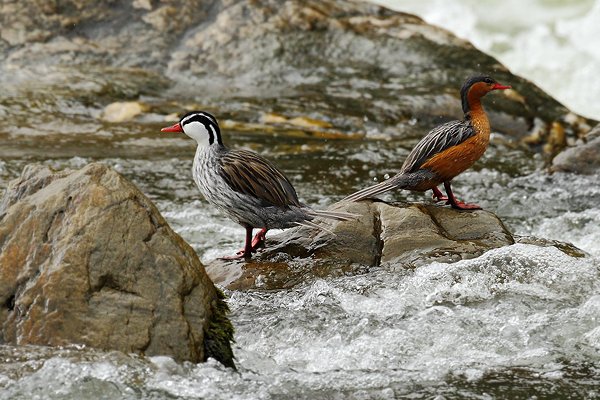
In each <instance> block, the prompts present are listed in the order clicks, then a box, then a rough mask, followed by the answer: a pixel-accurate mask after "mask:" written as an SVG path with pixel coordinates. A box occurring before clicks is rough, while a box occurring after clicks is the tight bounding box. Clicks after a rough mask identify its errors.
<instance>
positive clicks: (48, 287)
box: [0, 163, 233, 366]
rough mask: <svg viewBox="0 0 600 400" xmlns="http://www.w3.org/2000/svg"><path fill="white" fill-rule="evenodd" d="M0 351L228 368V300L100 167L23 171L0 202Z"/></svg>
mask: <svg viewBox="0 0 600 400" xmlns="http://www.w3.org/2000/svg"><path fill="white" fill-rule="evenodd" d="M0 278H1V279H0V344H12V345H26V344H35V345H49V346H62V345H69V344H83V345H87V346H91V347H95V348H99V349H114V350H120V351H123V352H134V353H140V354H145V355H168V356H171V357H173V358H174V359H176V360H179V361H183V360H189V361H193V362H200V361H203V360H205V359H207V358H208V357H214V358H216V359H218V360H219V361H221V362H222V363H223V364H225V365H229V366H233V360H232V351H231V347H230V342H231V341H232V334H233V329H232V326H231V324H230V322H229V320H228V319H227V316H226V313H227V311H228V309H227V305H226V303H225V302H224V300H223V295H222V293H221V292H220V291H219V290H218V289H217V288H216V287H215V286H214V285H213V283H212V282H211V280H210V279H209V278H208V276H207V275H206V273H205V271H204V267H203V266H202V264H201V263H200V261H199V260H198V257H197V256H196V254H195V253H194V251H193V250H192V248H191V247H190V246H189V245H187V244H186V243H185V242H184V241H183V240H182V239H181V237H179V235H177V234H176V233H175V232H173V230H171V228H170V227H169V226H168V224H167V222H166V221H165V220H164V219H163V217H162V216H161V215H160V213H159V212H158V210H157V209H156V207H155V206H154V205H153V204H152V202H150V200H148V198H146V197H145V196H144V194H142V193H141V192H140V191H139V190H138V189H137V188H136V187H135V186H134V185H133V184H132V183H130V182H129V181H127V180H126V179H125V178H124V177H122V176H121V175H120V174H118V173H117V172H115V171H114V170H113V169H111V168H108V167H106V166H105V165H103V164H99V163H95V164H89V165H87V166H86V167H84V168H82V169H80V170H77V171H62V172H53V171H51V170H50V169H48V168H47V167H42V166H36V165H30V166H27V167H26V168H25V169H24V171H23V173H22V175H21V177H20V178H18V179H16V180H14V181H12V182H11V183H10V184H9V186H8V188H7V190H6V192H5V194H4V197H3V199H2V202H1V203H0Z"/></svg>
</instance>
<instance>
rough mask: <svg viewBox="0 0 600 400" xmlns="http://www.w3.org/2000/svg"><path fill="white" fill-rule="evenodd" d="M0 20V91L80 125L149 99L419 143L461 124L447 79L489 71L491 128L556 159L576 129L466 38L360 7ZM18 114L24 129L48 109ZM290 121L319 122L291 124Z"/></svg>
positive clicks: (33, 10) (189, 0) (226, 5)
mask: <svg viewBox="0 0 600 400" xmlns="http://www.w3.org/2000/svg"><path fill="white" fill-rule="evenodd" d="M0 16H2V23H1V24H0V37H1V38H2V40H0V43H1V44H2V45H1V46H0V51H1V50H3V51H2V52H3V53H4V62H0V70H1V69H2V67H4V69H5V70H6V71H5V72H6V74H8V75H11V76H12V77H13V78H12V79H11V81H8V82H6V84H9V85H10V84H11V82H16V84H17V85H20V86H24V87H26V85H25V84H26V83H27V82H29V81H30V80H31V79H33V78H35V80H36V82H37V84H38V85H41V84H43V83H47V84H48V85H50V86H51V87H52V88H53V89H54V88H55V89H56V90H46V91H47V92H51V91H52V92H53V93H52V97H49V98H48V99H45V98H42V99H40V98H39V96H42V97H43V96H44V95H43V94H40V93H37V96H36V99H37V101H38V102H39V101H43V102H44V105H45V110H48V109H50V110H53V107H56V111H57V112H62V108H61V105H62V102H60V101H57V100H56V97H55V96H58V98H60V97H61V96H65V98H66V99H68V100H65V101H66V102H72V101H77V102H80V103H81V104H82V107H80V109H81V113H82V114H78V116H79V117H81V116H82V115H85V113H88V112H93V109H92V110H90V109H89V108H88V107H89V104H90V103H92V104H94V103H97V102H100V103H103V104H104V105H105V104H107V103H109V102H112V101H122V100H123V99H133V100H135V99H138V98H140V96H148V95H150V96H156V97H160V98H161V99H162V101H161V100H157V99H156V98H154V99H153V100H152V101H151V103H152V104H150V105H148V106H149V109H150V110H151V111H154V112H156V113H161V114H162V113H167V112H174V111H181V109H182V107H189V106H190V101H192V102H193V101H195V100H196V99H198V98H199V96H200V98H201V101H202V104H203V105H204V106H206V105H209V106H210V107H211V108H213V109H214V111H215V113H216V114H218V115H219V116H223V117H226V118H228V117H230V116H235V118H237V119H238V120H240V121H242V122H243V123H244V124H247V123H248V122H251V123H253V124H256V123H260V124H263V125H265V126H267V127H268V126H270V127H273V126H274V127H275V129H279V130H280V131H282V132H285V131H286V129H288V130H291V131H294V132H297V131H298V129H299V128H300V129H301V130H304V131H305V132H307V133H309V134H314V133H315V132H316V133H317V134H320V135H326V137H330V136H331V135H334V136H335V135H342V136H353V137H363V136H365V135H366V136H369V137H373V138H390V137H406V136H413V135H414V136H415V137H418V136H421V135H422V134H423V133H424V132H426V131H428V130H429V129H431V127H432V126H434V125H435V124H437V123H439V122H442V121H444V120H447V119H455V118H458V117H461V116H462V111H461V108H460V101H459V99H458V90H459V88H460V85H461V84H462V82H463V81H464V79H465V78H466V77H467V76H468V75H470V74H473V73H475V72H488V73H490V74H492V75H494V76H495V77H496V78H497V79H498V80H499V81H501V82H503V83H506V84H511V85H513V87H514V90H513V91H508V92H504V93H501V94H495V95H494V100H493V101H492V100H490V101H488V102H487V108H488V109H489V110H490V115H491V120H492V126H493V127H494V129H495V130H497V131H499V132H502V133H505V134H507V135H511V136H513V137H516V138H519V139H524V138H526V142H527V143H529V144H530V145H531V146H533V147H535V148H538V149H542V148H543V149H545V150H546V151H547V152H549V153H555V152H556V151H557V149H559V148H561V147H564V146H565V145H566V142H567V141H566V139H568V138H576V137H579V136H581V135H583V133H585V131H586V129H589V127H588V125H587V123H586V120H584V119H583V118H578V117H575V116H573V115H571V114H570V113H569V110H567V109H566V108H565V107H564V106H562V105H561V104H560V103H558V102H557V101H555V100H554V99H552V98H551V97H550V96H548V95H547V94H545V93H544V92H543V91H542V90H540V89H539V88H538V87H536V86H535V85H533V84H532V83H531V82H528V81H527V80H524V79H522V78H519V77H517V76H515V75H513V74H511V73H510V72H509V71H508V70H507V69H506V68H505V67H504V66H503V65H501V64H500V63H499V62H498V61H497V60H495V59H494V58H492V57H490V56H488V55H486V54H484V53H482V52H480V51H478V50H477V49H475V48H474V47H473V46H472V45H471V44H470V43H468V42H466V41H464V40H462V39H459V38H457V37H456V36H454V35H453V34H451V33H449V32H448V31H445V30H443V29H441V28H438V27H435V26H432V25H429V24H427V23H425V22H424V21H422V20H421V19H420V18H417V17H415V16H412V15H408V14H403V13H397V12H392V11H390V10H387V9H385V8H382V7H379V6H375V5H372V4H369V3H367V2H365V1H346V0H285V1H284V0H164V1H160V2H152V1H147V0H133V1H123V2H114V1H112V0H101V1H90V0H84V1H74V0H71V1H66V2H60V3H56V2H50V3H48V4H45V5H44V6H41V5H40V2H39V1H37V0H22V1H18V2H10V3H3V4H2V5H1V6H0ZM82 82H85V84H84V83H82ZM168 88H170V90H167V89H168ZM15 90H17V91H21V90H22V89H19V88H16V89H15ZM38 92H39V91H38ZM90 96H91V99H92V100H91V101H90ZM12 98H13V99H15V98H16V99H18V100H17V103H20V102H24V103H26V104H14V100H12V103H10V107H11V108H12V109H14V112H15V113H21V112H23V111H21V110H28V109H29V108H28V107H26V105H28V103H29V101H28V100H26V99H27V96H12ZM0 100H1V98H0ZM164 100H175V103H173V102H171V101H164ZM53 103H55V104H53ZM11 113H12V112H11ZM279 114H281V115H279ZM27 115H28V120H27V122H24V123H28V124H32V123H33V121H36V122H37V121H38V119H39V122H42V121H43V119H44V115H47V113H40V114H39V115H38V114H36V113H34V114H33V115H31V113H29V112H27ZM273 115H275V118H273ZM298 116H308V117H311V118H313V119H315V120H318V121H320V122H322V123H320V124H312V125H309V126H306V125H304V126H300V127H299V126H298V125H297V124H294V123H293V122H290V121H294V117H298ZM251 127H253V128H254V130H257V129H256V125H252V126H251ZM251 127H248V126H244V125H243V124H242V125H241V126H238V128H240V129H250V128H251ZM532 127H534V129H532ZM553 132H562V136H560V138H559V139H560V140H558V141H557V140H556V139H557V138H556V137H555V136H554V134H553ZM327 135H328V136H327ZM69 140H73V138H69ZM548 142H552V143H551V146H547V145H548Z"/></svg>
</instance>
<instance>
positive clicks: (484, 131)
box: [463, 91, 490, 138]
mask: <svg viewBox="0 0 600 400" xmlns="http://www.w3.org/2000/svg"><path fill="white" fill-rule="evenodd" d="M466 105H467V107H466V108H467V109H466V110H463V111H464V112H465V119H468V120H470V121H471V124H472V125H473V127H474V128H475V131H476V132H477V134H479V135H483V136H485V137H486V138H489V137H490V121H489V119H488V116H487V114H486V113H485V110H484V109H483V105H482V104H481V96H480V95H479V94H478V93H472V92H471V91H470V92H469V93H468V95H467V101H466ZM463 108H465V107H463Z"/></svg>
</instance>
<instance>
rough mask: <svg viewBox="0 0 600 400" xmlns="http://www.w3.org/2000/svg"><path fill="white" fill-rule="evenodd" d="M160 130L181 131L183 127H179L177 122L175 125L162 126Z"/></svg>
mask: <svg viewBox="0 0 600 400" xmlns="http://www.w3.org/2000/svg"><path fill="white" fill-rule="evenodd" d="M160 131H161V132H183V129H181V125H180V124H179V122H178V123H176V124H175V125H172V126H167V127H166V128H162V129H161V130H160Z"/></svg>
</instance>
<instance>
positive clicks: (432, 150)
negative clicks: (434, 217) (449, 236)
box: [344, 75, 510, 210]
mask: <svg viewBox="0 0 600 400" xmlns="http://www.w3.org/2000/svg"><path fill="white" fill-rule="evenodd" d="M504 89H510V86H504V85H501V84H499V83H498V82H496V81H495V80H494V79H492V78H490V77H489V76H486V75H479V76H474V77H471V78H468V79H467V80H466V82H465V83H464V84H463V86H462V88H461V90H460V97H461V100H462V109H463V112H464V119H463V120H462V121H451V122H447V123H445V124H442V125H439V126H436V127H435V128H433V129H432V130H431V131H430V132H429V133H428V134H427V135H426V136H425V137H424V138H423V139H421V141H420V142H419V143H417V145H416V146H415V147H414V148H413V149H412V151H411V152H410V154H409V155H408V157H407V158H406V161H404V164H403V165H402V168H401V169H400V172H399V173H398V174H396V175H395V176H393V177H392V178H390V179H388V180H386V181H384V182H381V183H379V184H377V185H373V186H371V187H368V188H365V189H362V190H360V191H358V192H356V193H353V194H351V195H349V196H348V197H346V198H345V199H344V200H348V201H359V200H363V199H366V198H369V197H372V196H376V195H378V194H381V193H384V192H387V191H389V190H393V189H406V190H413V191H419V192H424V191H426V190H429V189H431V190H432V191H433V198H434V199H435V200H436V201H438V202H439V201H446V204H450V205H451V206H452V207H453V208H457V209H460V210H473V209H480V208H481V207H479V206H478V205H476V204H467V203H464V202H462V201H459V200H457V199H456V197H455V196H454V194H453V193H452V187H451V186H450V182H451V181H452V179H453V178H454V177H456V176H457V175H459V174H460V173H462V172H463V171H465V170H467V169H468V168H470V167H471V166H472V165H473V164H474V163H475V161H477V160H479V158H480V157H481V156H482V155H483V153H484V152H485V150H486V149H487V146H488V143H489V141H490V122H489V120H488V117H487V114H486V113H485V111H484V110H483V106H482V105H481V99H482V97H483V96H485V95H486V94H487V93H489V92H491V91H493V90H504ZM441 183H443V184H444V188H445V190H446V194H447V197H446V196H444V195H443V194H442V192H441V191H440V190H439V189H438V188H437V186H438V185H439V184H441Z"/></svg>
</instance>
